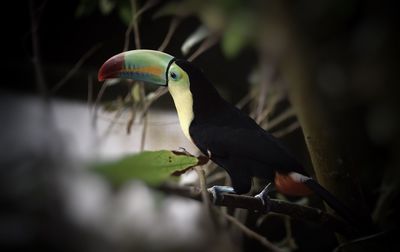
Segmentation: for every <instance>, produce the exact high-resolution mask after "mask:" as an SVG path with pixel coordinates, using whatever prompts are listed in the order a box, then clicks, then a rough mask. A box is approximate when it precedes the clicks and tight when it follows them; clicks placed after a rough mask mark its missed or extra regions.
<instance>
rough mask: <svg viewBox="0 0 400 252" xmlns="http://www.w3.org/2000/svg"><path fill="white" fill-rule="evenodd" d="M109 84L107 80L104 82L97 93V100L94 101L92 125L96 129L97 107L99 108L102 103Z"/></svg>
mask: <svg viewBox="0 0 400 252" xmlns="http://www.w3.org/2000/svg"><path fill="white" fill-rule="evenodd" d="M107 86H108V85H107V84H106V83H105V82H103V84H102V85H101V88H100V91H99V93H98V94H97V97H96V100H95V102H94V107H93V119H92V126H93V128H94V129H96V126H97V109H98V105H99V104H100V101H101V98H102V97H103V95H104V92H105V91H106V89H107Z"/></svg>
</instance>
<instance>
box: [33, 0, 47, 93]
mask: <svg viewBox="0 0 400 252" xmlns="http://www.w3.org/2000/svg"><path fill="white" fill-rule="evenodd" d="M29 12H30V17H31V32H32V63H33V67H34V69H35V77H36V86H37V89H38V92H39V93H40V94H41V95H42V96H43V98H44V99H45V100H47V98H48V97H47V96H48V94H47V85H46V80H45V77H44V73H43V68H42V63H41V58H40V48H39V47H40V46H39V36H38V33H37V31H38V28H39V23H38V19H37V16H36V11H35V7H34V3H33V0H30V1H29Z"/></svg>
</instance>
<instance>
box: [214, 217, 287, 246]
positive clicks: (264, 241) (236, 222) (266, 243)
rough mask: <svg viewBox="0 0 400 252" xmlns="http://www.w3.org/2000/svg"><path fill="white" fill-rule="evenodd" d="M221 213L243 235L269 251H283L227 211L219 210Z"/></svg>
mask: <svg viewBox="0 0 400 252" xmlns="http://www.w3.org/2000/svg"><path fill="white" fill-rule="evenodd" d="M221 214H222V215H223V216H224V217H225V218H226V219H227V220H229V221H230V222H231V223H232V224H234V225H236V226H237V227H238V228H239V229H240V230H242V231H243V233H244V234H245V235H247V236H248V237H250V238H253V239H255V240H257V241H259V242H260V243H261V244H262V245H263V246H264V247H266V248H267V249H268V250H269V251H273V252H283V251H284V250H282V249H280V248H278V247H277V246H275V245H274V244H273V243H272V242H270V241H268V240H267V238H265V237H264V236H262V235H260V234H258V233H256V232H254V231H253V230H251V229H250V228H248V227H246V226H245V225H244V224H243V223H241V222H240V221H239V220H238V219H236V218H235V217H232V216H230V215H229V214H227V213H224V212H222V211H221Z"/></svg>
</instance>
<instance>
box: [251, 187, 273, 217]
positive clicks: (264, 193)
mask: <svg viewBox="0 0 400 252" xmlns="http://www.w3.org/2000/svg"><path fill="white" fill-rule="evenodd" d="M270 190H271V183H268V185H267V186H265V187H264V189H263V190H262V191H261V192H260V193H259V194H257V195H256V196H254V197H255V198H258V199H260V200H261V202H262V204H263V206H264V207H265V208H266V212H269V210H270V209H269V208H270V203H269V202H270V198H269V196H268V193H269V192H270Z"/></svg>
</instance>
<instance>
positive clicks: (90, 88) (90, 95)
mask: <svg viewBox="0 0 400 252" xmlns="http://www.w3.org/2000/svg"><path fill="white" fill-rule="evenodd" d="M87 104H88V107H89V109H91V107H92V105H93V77H92V75H90V74H89V75H88V95H87Z"/></svg>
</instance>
